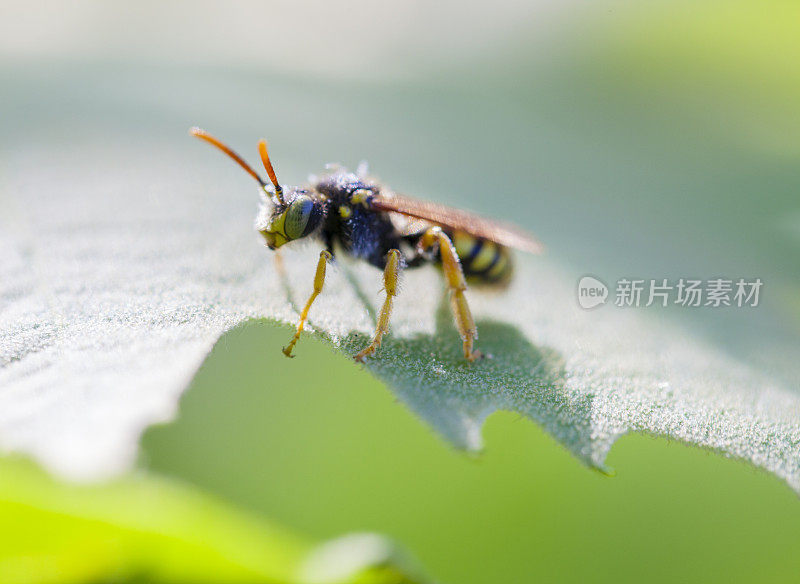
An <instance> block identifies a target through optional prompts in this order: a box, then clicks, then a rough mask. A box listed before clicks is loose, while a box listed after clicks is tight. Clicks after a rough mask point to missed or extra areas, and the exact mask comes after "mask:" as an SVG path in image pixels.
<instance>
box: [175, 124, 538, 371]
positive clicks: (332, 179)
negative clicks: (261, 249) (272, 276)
mask: <svg viewBox="0 0 800 584" xmlns="http://www.w3.org/2000/svg"><path fill="white" fill-rule="evenodd" d="M190 133H191V134H192V135H193V136H196V137H198V138H200V139H202V140H205V141H206V142H209V143H211V144H213V145H214V146H216V147H217V148H219V149H220V150H222V151H223V152H224V153H225V154H227V155H228V156H230V157H231V158H233V160H235V161H236V162H237V163H238V164H239V165H240V166H241V167H242V168H243V169H244V170H245V171H246V172H247V173H248V174H249V175H250V176H252V177H253V178H254V179H255V180H256V181H258V184H259V185H261V188H262V189H263V191H264V194H265V196H266V201H267V202H268V203H269V204H268V205H266V206H265V207H264V209H263V210H262V212H261V213H260V214H259V217H258V219H257V227H258V231H259V233H261V235H262V236H263V237H264V240H265V241H266V244H267V247H269V248H270V249H273V250H276V249H278V248H280V247H281V246H283V245H286V244H287V243H289V242H291V241H295V240H297V239H302V238H305V237H311V238H314V239H317V240H319V241H320V242H321V243H322V244H323V246H324V248H325V249H323V250H322V251H321V252H320V255H319V262H318V263H317V269H316V273H315V275H314V290H313V292H312V293H311V296H310V297H309V299H308V301H307V302H306V304H305V306H304V308H303V310H302V312H301V313H300V320H299V322H298V324H297V330H296V332H295V334H294V337H292V339H291V341H290V342H289V344H288V345H287V346H286V347H285V348H284V349H283V353H284V354H285V355H286V356H287V357H292V356H293V355H292V350H293V349H294V347H295V345H296V344H297V341H298V340H299V339H300V334H301V333H302V331H303V327H304V326H305V323H306V320H307V319H308V313H309V310H310V309H311V305H312V304H313V303H314V300H315V299H316V297H317V296H319V294H320V293H321V292H322V288H323V286H324V284H325V268H326V265H327V262H328V261H330V260H331V259H332V258H333V254H334V253H335V252H339V251H341V252H342V253H345V254H349V255H351V256H353V257H355V258H357V259H361V260H365V261H367V262H368V263H370V264H372V265H373V266H375V267H377V268H380V269H381V270H383V281H384V290H385V291H386V299H385V300H384V303H383V306H382V308H381V311H380V313H379V315H378V322H377V326H376V328H375V334H374V336H373V338H372V341H371V342H370V344H369V345H367V346H366V347H365V348H364V349H363V350H362V351H360V352H359V353H358V354H357V355H355V359H356V360H357V361H363V360H364V359H365V358H366V357H368V356H369V355H372V354H373V353H374V352H375V351H376V350H377V349H378V347H380V345H381V341H382V339H383V337H384V335H386V334H387V333H388V332H389V317H390V315H391V312H392V302H393V299H394V297H395V296H396V295H397V292H398V279H399V275H400V271H401V270H402V269H404V268H414V267H417V266H420V265H423V264H425V263H427V262H434V263H436V264H437V265H439V266H441V268H442V271H443V273H444V278H445V283H446V286H447V289H448V291H449V296H450V306H451V310H452V313H453V319H454V320H455V324H456V327H457V328H458V332H459V334H460V335H461V339H462V342H463V349H464V358H465V359H467V360H468V361H474V360H476V359H478V358H479V357H481V353H480V351H478V350H476V349H475V347H474V344H475V340H476V339H477V338H478V330H477V327H476V326H475V321H474V320H473V318H472V313H471V312H470V309H469V304H468V303H467V298H466V296H465V294H464V293H465V291H466V290H467V279H469V280H470V281H471V282H473V283H480V284H487V285H495V286H501V285H503V284H505V283H507V282H508V281H509V279H510V277H511V274H512V271H513V263H512V258H511V252H510V249H509V248H511V247H513V248H516V249H520V250H523V251H527V252H531V253H540V252H541V250H542V246H541V244H539V242H538V241H536V239H534V238H533V237H532V236H531V235H529V234H528V233H526V232H524V231H522V230H521V229H518V228H517V227H515V226H513V225H509V224H507V223H503V222H499V221H493V220H490V219H486V218H483V217H480V216H477V215H474V214H472V213H468V212H466V211H461V210H459V209H453V208H450V207H446V206H444V205H439V204H437V203H432V202H429V201H421V200H418V199H413V198H411V197H407V196H405V195H401V194H399V193H395V192H393V191H391V190H390V189H389V188H387V187H386V186H385V185H382V184H379V183H378V182H376V181H373V180H371V179H369V178H368V177H367V176H366V173H365V172H359V173H356V174H353V173H351V172H349V171H347V170H346V169H343V168H337V169H334V170H332V171H331V172H328V173H327V174H324V175H322V176H321V177H319V178H318V179H316V180H315V181H314V184H310V185H307V186H305V187H292V186H285V185H281V184H280V183H279V182H278V177H277V176H276V175H275V170H274V169H273V167H272V162H271V161H270V158H269V153H268V151H267V143H266V142H265V141H264V140H261V141H259V143H258V151H259V154H260V155H261V161H262V162H263V164H264V168H265V169H266V171H267V175H268V176H269V180H270V183H271V184H269V183H267V182H266V181H264V179H262V178H261V176H259V174H258V173H257V172H256V171H255V170H253V169H252V168H251V167H250V165H248V164H247V162H245V160H244V159H243V158H242V157H241V156H239V155H238V154H237V153H236V152H234V151H233V150H231V149H230V148H229V147H228V146H226V145H225V144H223V143H222V142H220V141H219V140H218V139H217V138H215V137H214V136H212V135H211V134H209V133H208V132H206V131H205V130H201V129H200V128H192V129H191V130H190Z"/></svg>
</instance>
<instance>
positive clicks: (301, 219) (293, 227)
mask: <svg viewBox="0 0 800 584" xmlns="http://www.w3.org/2000/svg"><path fill="white" fill-rule="evenodd" d="M313 210H314V201H312V200H311V199H310V198H309V197H298V198H297V199H295V200H294V201H292V204H291V205H289V209H287V211H286V221H285V223H284V225H283V228H284V232H285V233H286V237H288V238H289V239H298V238H300V237H303V233H304V232H305V230H306V226H307V225H308V221H309V219H310V218H311V213H312V211H313Z"/></svg>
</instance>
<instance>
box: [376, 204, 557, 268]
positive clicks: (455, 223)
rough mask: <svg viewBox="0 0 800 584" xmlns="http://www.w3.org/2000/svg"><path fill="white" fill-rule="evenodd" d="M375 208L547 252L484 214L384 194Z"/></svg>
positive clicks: (517, 230)
mask: <svg viewBox="0 0 800 584" xmlns="http://www.w3.org/2000/svg"><path fill="white" fill-rule="evenodd" d="M371 205H372V207H373V208H375V209H379V210H381V211H389V212H393V213H400V214H402V215H405V216H407V217H413V218H415V219H421V220H423V221H427V222H428V223H432V224H434V225H439V226H441V227H445V228H449V229H453V230H457V231H463V232H465V233H468V234H470V235H472V236H473V237H479V238H481V239H488V240H490V241H494V242H496V243H499V244H500V245H505V246H508V247H514V248H516V249H519V250H522V251H527V252H529V253H542V251H543V250H544V246H543V245H542V244H541V243H539V242H538V241H537V240H536V238H534V237H533V236H532V235H531V234H529V233H527V232H526V231H524V230H522V229H520V228H519V227H517V226H515V225H511V224H510V223H505V222H503V221H495V220H493V219H486V218H485V217H481V216H480V215H476V214H474V213H470V212H468V211H462V210H461V209H454V208H452V207H447V206H445V205H440V204H438V203H432V202H430V201H421V200H419V199H414V198H412V197H408V196H406V195H400V194H398V193H392V192H388V193H387V192H382V193H380V194H379V195H376V196H375V197H374V198H373V199H372V201H371Z"/></svg>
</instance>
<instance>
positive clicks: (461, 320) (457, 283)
mask: <svg viewBox="0 0 800 584" xmlns="http://www.w3.org/2000/svg"><path fill="white" fill-rule="evenodd" d="M437 243H438V244H439V255H440V256H441V260H442V269H443V271H444V278H445V281H446V282H447V289H448V291H449V293H450V309H451V310H452V312H453V320H455V323H456V328H458V333H459V334H460V335H461V340H462V341H463V342H464V358H465V359H466V360H467V361H475V359H479V358H480V357H482V355H481V352H480V351H477V350H473V345H474V343H475V339H477V338H478V328H477V327H476V326H475V321H474V320H473V319H472V312H470V309H469V304H467V297H466V296H464V291H465V290H466V289H467V281H466V280H465V279H464V272H463V271H462V270H461V262H460V261H459V260H458V255H457V254H456V250H455V248H454V247H453V242H452V241H450V238H449V237H447V235H446V234H445V233H444V232H443V231H442V230H441V229H440V228H439V227H431V228H430V229H428V230H427V231H426V232H425V233H424V234H423V235H422V237H421V238H420V240H419V243H418V247H419V249H420V251H423V252H424V251H426V250H428V249H429V248H431V247H432V246H433V245H434V244H437Z"/></svg>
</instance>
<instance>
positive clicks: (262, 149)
mask: <svg viewBox="0 0 800 584" xmlns="http://www.w3.org/2000/svg"><path fill="white" fill-rule="evenodd" d="M258 153H259V154H261V162H263V163H264V168H266V169H267V174H268V175H269V180H271V181H272V184H273V186H274V187H275V196H276V197H278V201H280V202H281V203H283V187H281V185H280V184H279V183H278V177H277V176H275V170H274V169H273V168H272V162H270V159H269V152H267V143H266V142H265V141H264V140H259V142H258Z"/></svg>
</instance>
